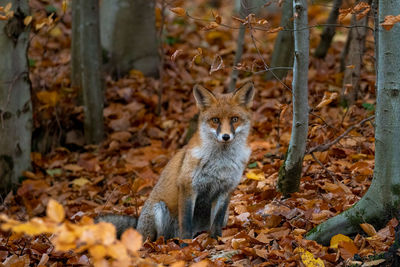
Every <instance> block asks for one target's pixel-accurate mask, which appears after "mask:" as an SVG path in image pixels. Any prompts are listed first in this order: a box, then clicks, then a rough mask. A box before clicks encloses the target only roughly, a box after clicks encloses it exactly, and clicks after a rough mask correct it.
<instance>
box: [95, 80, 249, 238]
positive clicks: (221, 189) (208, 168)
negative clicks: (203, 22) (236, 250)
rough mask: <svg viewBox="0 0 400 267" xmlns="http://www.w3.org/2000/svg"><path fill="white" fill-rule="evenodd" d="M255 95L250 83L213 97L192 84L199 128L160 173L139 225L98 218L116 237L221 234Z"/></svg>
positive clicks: (242, 161) (244, 157) (245, 153)
mask: <svg viewBox="0 0 400 267" xmlns="http://www.w3.org/2000/svg"><path fill="white" fill-rule="evenodd" d="M254 91H255V90H254V86H253V84H252V83H247V84H245V85H244V86H242V87H241V88H239V89H237V90H236V91H235V92H233V93H229V94H214V93H212V92H211V91H210V90H208V89H206V88H204V87H202V86H200V85H196V86H195V87H194V89H193V93H194V97H195V100H196V104H197V107H198V108H199V110H200V114H199V125H198V130H197V132H196V133H195V134H194V136H193V137H192V138H191V139H190V141H189V143H188V144H187V145H186V146H185V147H183V148H182V149H181V150H179V151H178V152H177V153H176V154H175V156H174V157H172V159H171V160H170V162H169V163H168V164H167V165H166V167H165V168H164V170H163V171H162V173H161V176H160V178H159V180H158V182H157V184H156V185H155V186H154V188H153V191H152V192H151V194H150V196H149V198H148V199H147V201H146V202H145V204H144V206H143V209H142V211H141V214H140V216H139V219H138V220H137V225H136V219H135V218H133V217H129V216H119V215H104V216H101V217H99V218H98V219H97V220H98V221H108V222H111V223H113V224H115V225H116V227H117V230H118V233H119V234H120V233H121V232H122V231H123V230H125V229H126V228H128V227H136V229H137V230H138V231H139V232H140V233H141V234H142V235H143V237H144V238H150V240H156V239H157V238H159V237H160V236H164V238H165V239H170V238H173V237H179V238H182V239H189V238H193V236H194V235H195V234H196V233H199V232H202V231H209V232H210V234H211V236H212V237H214V238H216V237H217V236H221V232H222V227H224V226H225V225H226V223H227V220H228V215H227V211H228V204H229V200H230V196H231V194H232V192H233V190H234V189H235V188H236V186H237V185H238V184H239V182H240V178H241V176H242V174H243V170H244V168H245V166H246V164H247V161H248V159H249V156H250V153H251V150H250V148H249V146H248V144H247V137H248V135H249V131H250V128H251V110H250V108H251V105H252V101H253V97H254Z"/></svg>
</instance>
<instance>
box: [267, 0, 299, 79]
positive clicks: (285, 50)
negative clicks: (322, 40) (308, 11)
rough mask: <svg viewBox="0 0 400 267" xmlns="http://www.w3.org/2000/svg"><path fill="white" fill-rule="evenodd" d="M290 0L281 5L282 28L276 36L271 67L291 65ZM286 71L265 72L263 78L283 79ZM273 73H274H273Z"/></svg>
mask: <svg viewBox="0 0 400 267" xmlns="http://www.w3.org/2000/svg"><path fill="white" fill-rule="evenodd" d="M292 5H293V4H292V0H284V2H283V5H282V18H281V27H283V29H284V30H282V31H280V32H279V33H278V36H277V37H276V40H275V44H274V50H273V52H272V57H271V63H270V67H271V68H276V67H292V66H293V56H294V54H293V49H294V48H293V47H294V37H293V31H292V29H293V8H292ZM287 73H288V70H287V69H280V70H273V73H272V71H269V72H267V74H266V76H265V78H266V79H267V80H271V79H273V78H278V79H283V78H284V77H286V75H287ZM274 74H275V75H274Z"/></svg>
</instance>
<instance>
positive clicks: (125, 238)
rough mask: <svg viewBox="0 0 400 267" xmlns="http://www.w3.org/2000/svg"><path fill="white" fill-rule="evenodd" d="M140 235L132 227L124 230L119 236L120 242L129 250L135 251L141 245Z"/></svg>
mask: <svg viewBox="0 0 400 267" xmlns="http://www.w3.org/2000/svg"><path fill="white" fill-rule="evenodd" d="M142 239H143V238H142V236H141V235H140V234H139V232H138V231H135V230H133V229H132V228H130V229H128V230H126V231H125V232H124V233H123V234H122V236H121V242H122V243H123V244H124V245H125V246H126V247H127V248H128V250H130V251H131V252H136V251H138V250H139V249H140V248H141V247H142Z"/></svg>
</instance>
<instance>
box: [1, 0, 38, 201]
mask: <svg viewBox="0 0 400 267" xmlns="http://www.w3.org/2000/svg"><path fill="white" fill-rule="evenodd" d="M9 2H10V3H11V4H12V10H13V11H14V16H13V17H12V18H10V19H8V20H2V21H0V51H1V53H2V60H1V64H0V181H1V182H0V193H1V194H6V193H7V192H8V191H9V190H10V189H11V188H13V187H15V186H16V184H17V183H18V179H19V177H21V176H22V173H23V171H25V170H27V169H29V168H30V153H31V136H32V104H31V93H30V87H31V86H30V81H29V69H28V58H27V50H28V44H29V28H28V27H26V26H25V25H24V18H25V17H26V16H28V15H29V6H28V1H27V0H18V1H17V0H12V1H10V0H0V6H5V5H6V4H7V3H9Z"/></svg>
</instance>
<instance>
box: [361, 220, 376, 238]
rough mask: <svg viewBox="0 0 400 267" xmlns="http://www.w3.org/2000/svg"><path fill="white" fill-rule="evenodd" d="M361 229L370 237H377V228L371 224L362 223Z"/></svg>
mask: <svg viewBox="0 0 400 267" xmlns="http://www.w3.org/2000/svg"><path fill="white" fill-rule="evenodd" d="M360 227H361V229H363V230H364V232H365V233H366V234H367V235H368V236H374V235H376V230H375V228H374V227H373V226H372V225H371V224H369V223H362V224H360Z"/></svg>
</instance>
